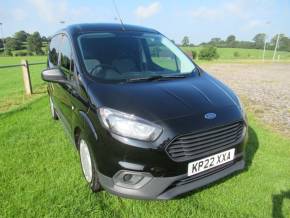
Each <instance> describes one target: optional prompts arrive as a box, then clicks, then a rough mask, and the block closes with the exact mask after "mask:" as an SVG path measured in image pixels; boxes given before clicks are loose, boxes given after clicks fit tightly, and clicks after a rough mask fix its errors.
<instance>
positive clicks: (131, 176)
mask: <svg viewBox="0 0 290 218" xmlns="http://www.w3.org/2000/svg"><path fill="white" fill-rule="evenodd" d="M151 179H152V176H151V174H150V173H143V172H134V171H126V170H120V171H118V172H117V173H116V174H115V175H114V176H113V181H114V183H115V185H118V186H122V187H125V188H132V189H138V188H141V187H142V186H144V185H145V184H147V183H148V182H149V181H150V180H151Z"/></svg>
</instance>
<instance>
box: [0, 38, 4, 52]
mask: <svg viewBox="0 0 290 218" xmlns="http://www.w3.org/2000/svg"><path fill="white" fill-rule="evenodd" d="M2 49H3V40H2V39H0V50H2Z"/></svg>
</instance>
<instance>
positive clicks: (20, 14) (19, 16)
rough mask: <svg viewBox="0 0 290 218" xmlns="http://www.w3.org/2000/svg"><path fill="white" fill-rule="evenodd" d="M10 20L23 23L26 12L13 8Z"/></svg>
mask: <svg viewBox="0 0 290 218" xmlns="http://www.w3.org/2000/svg"><path fill="white" fill-rule="evenodd" d="M11 15H12V18H13V19H15V20H17V21H23V20H24V19H25V18H26V17H27V13H26V11H24V10H23V9H20V8H15V9H13V10H12V11H11Z"/></svg>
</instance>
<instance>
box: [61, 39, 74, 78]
mask: <svg viewBox="0 0 290 218" xmlns="http://www.w3.org/2000/svg"><path fill="white" fill-rule="evenodd" d="M73 66H74V63H73V59H72V48H71V46H70V42H69V39H68V38H67V36H66V35H62V36H61V46H60V67H61V69H62V71H63V72H64V73H65V74H66V76H67V78H68V79H72V76H73Z"/></svg>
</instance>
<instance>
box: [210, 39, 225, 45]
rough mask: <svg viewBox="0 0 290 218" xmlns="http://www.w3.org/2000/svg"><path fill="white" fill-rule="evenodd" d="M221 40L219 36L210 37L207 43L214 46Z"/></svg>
mask: <svg viewBox="0 0 290 218" xmlns="http://www.w3.org/2000/svg"><path fill="white" fill-rule="evenodd" d="M221 42H222V40H221V38H218V37H215V38H212V39H211V40H210V42H209V44H211V45H214V46H217V45H219V44H220V43H221Z"/></svg>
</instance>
